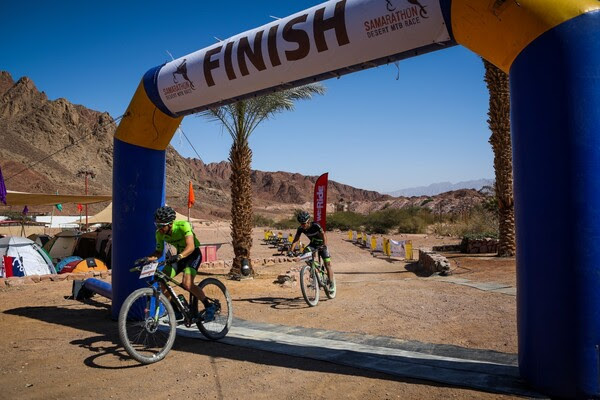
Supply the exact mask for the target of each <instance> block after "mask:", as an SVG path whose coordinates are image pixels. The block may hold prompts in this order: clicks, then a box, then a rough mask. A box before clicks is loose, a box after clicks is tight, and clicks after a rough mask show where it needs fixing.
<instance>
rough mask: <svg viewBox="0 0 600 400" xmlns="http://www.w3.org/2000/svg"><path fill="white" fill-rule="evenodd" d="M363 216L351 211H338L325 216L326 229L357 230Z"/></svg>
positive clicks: (359, 228)
mask: <svg viewBox="0 0 600 400" xmlns="http://www.w3.org/2000/svg"><path fill="white" fill-rule="evenodd" d="M365 218H366V217H365V216H364V215H362V214H358V213H355V212H351V211H338V212H335V213H333V214H331V215H329V216H327V230H332V229H340V230H342V231H348V230H352V231H359V230H361V228H362V225H363V224H364V222H365Z"/></svg>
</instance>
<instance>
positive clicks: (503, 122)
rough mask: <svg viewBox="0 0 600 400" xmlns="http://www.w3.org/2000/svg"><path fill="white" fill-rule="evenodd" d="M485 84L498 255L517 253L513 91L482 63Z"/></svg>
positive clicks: (500, 75)
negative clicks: (486, 89) (494, 174)
mask: <svg viewBox="0 0 600 400" xmlns="http://www.w3.org/2000/svg"><path fill="white" fill-rule="evenodd" d="M483 65H484V66H485V78H484V80H485V83H486V84H487V88H488V91H489V92H490V105H489V111H488V117H489V118H488V121H487V122H488V125H489V127H490V131H492V135H491V136H490V140H489V142H490V144H491V145H492V149H493V150H494V171H495V173H496V182H495V192H496V197H497V200H498V230H499V243H498V256H499V257H511V256H514V255H515V253H516V245H515V209H514V199H513V171H512V145H511V139H510V90H509V83H508V75H507V74H506V73H505V72H503V71H502V70H500V69H499V68H498V67H496V66H495V65H494V64H492V63H490V62H488V61H486V60H483Z"/></svg>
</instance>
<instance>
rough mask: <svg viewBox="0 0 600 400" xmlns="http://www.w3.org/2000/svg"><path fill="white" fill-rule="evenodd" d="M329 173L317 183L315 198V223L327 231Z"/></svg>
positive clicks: (322, 176)
mask: <svg viewBox="0 0 600 400" xmlns="http://www.w3.org/2000/svg"><path fill="white" fill-rule="evenodd" d="M328 175H329V174H328V173H324V174H323V175H321V176H320V177H319V179H317V182H316V183H315V197H314V203H313V204H314V210H315V212H314V218H313V219H314V221H315V222H317V223H318V224H319V225H321V228H323V230H326V226H325V224H326V220H327V218H326V214H327V176H328Z"/></svg>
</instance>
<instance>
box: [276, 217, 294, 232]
mask: <svg viewBox="0 0 600 400" xmlns="http://www.w3.org/2000/svg"><path fill="white" fill-rule="evenodd" d="M273 226H274V227H275V228H276V229H281V230H284V229H296V228H298V226H300V224H299V223H298V221H297V220H296V217H295V216H294V217H291V218H288V219H282V220H280V221H277V222H274V223H273Z"/></svg>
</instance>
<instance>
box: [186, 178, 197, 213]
mask: <svg viewBox="0 0 600 400" xmlns="http://www.w3.org/2000/svg"><path fill="white" fill-rule="evenodd" d="M195 202H196V198H195V197H194V187H193V186H192V181H190V191H189V193H188V208H192V206H193V205H194V203H195Z"/></svg>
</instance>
